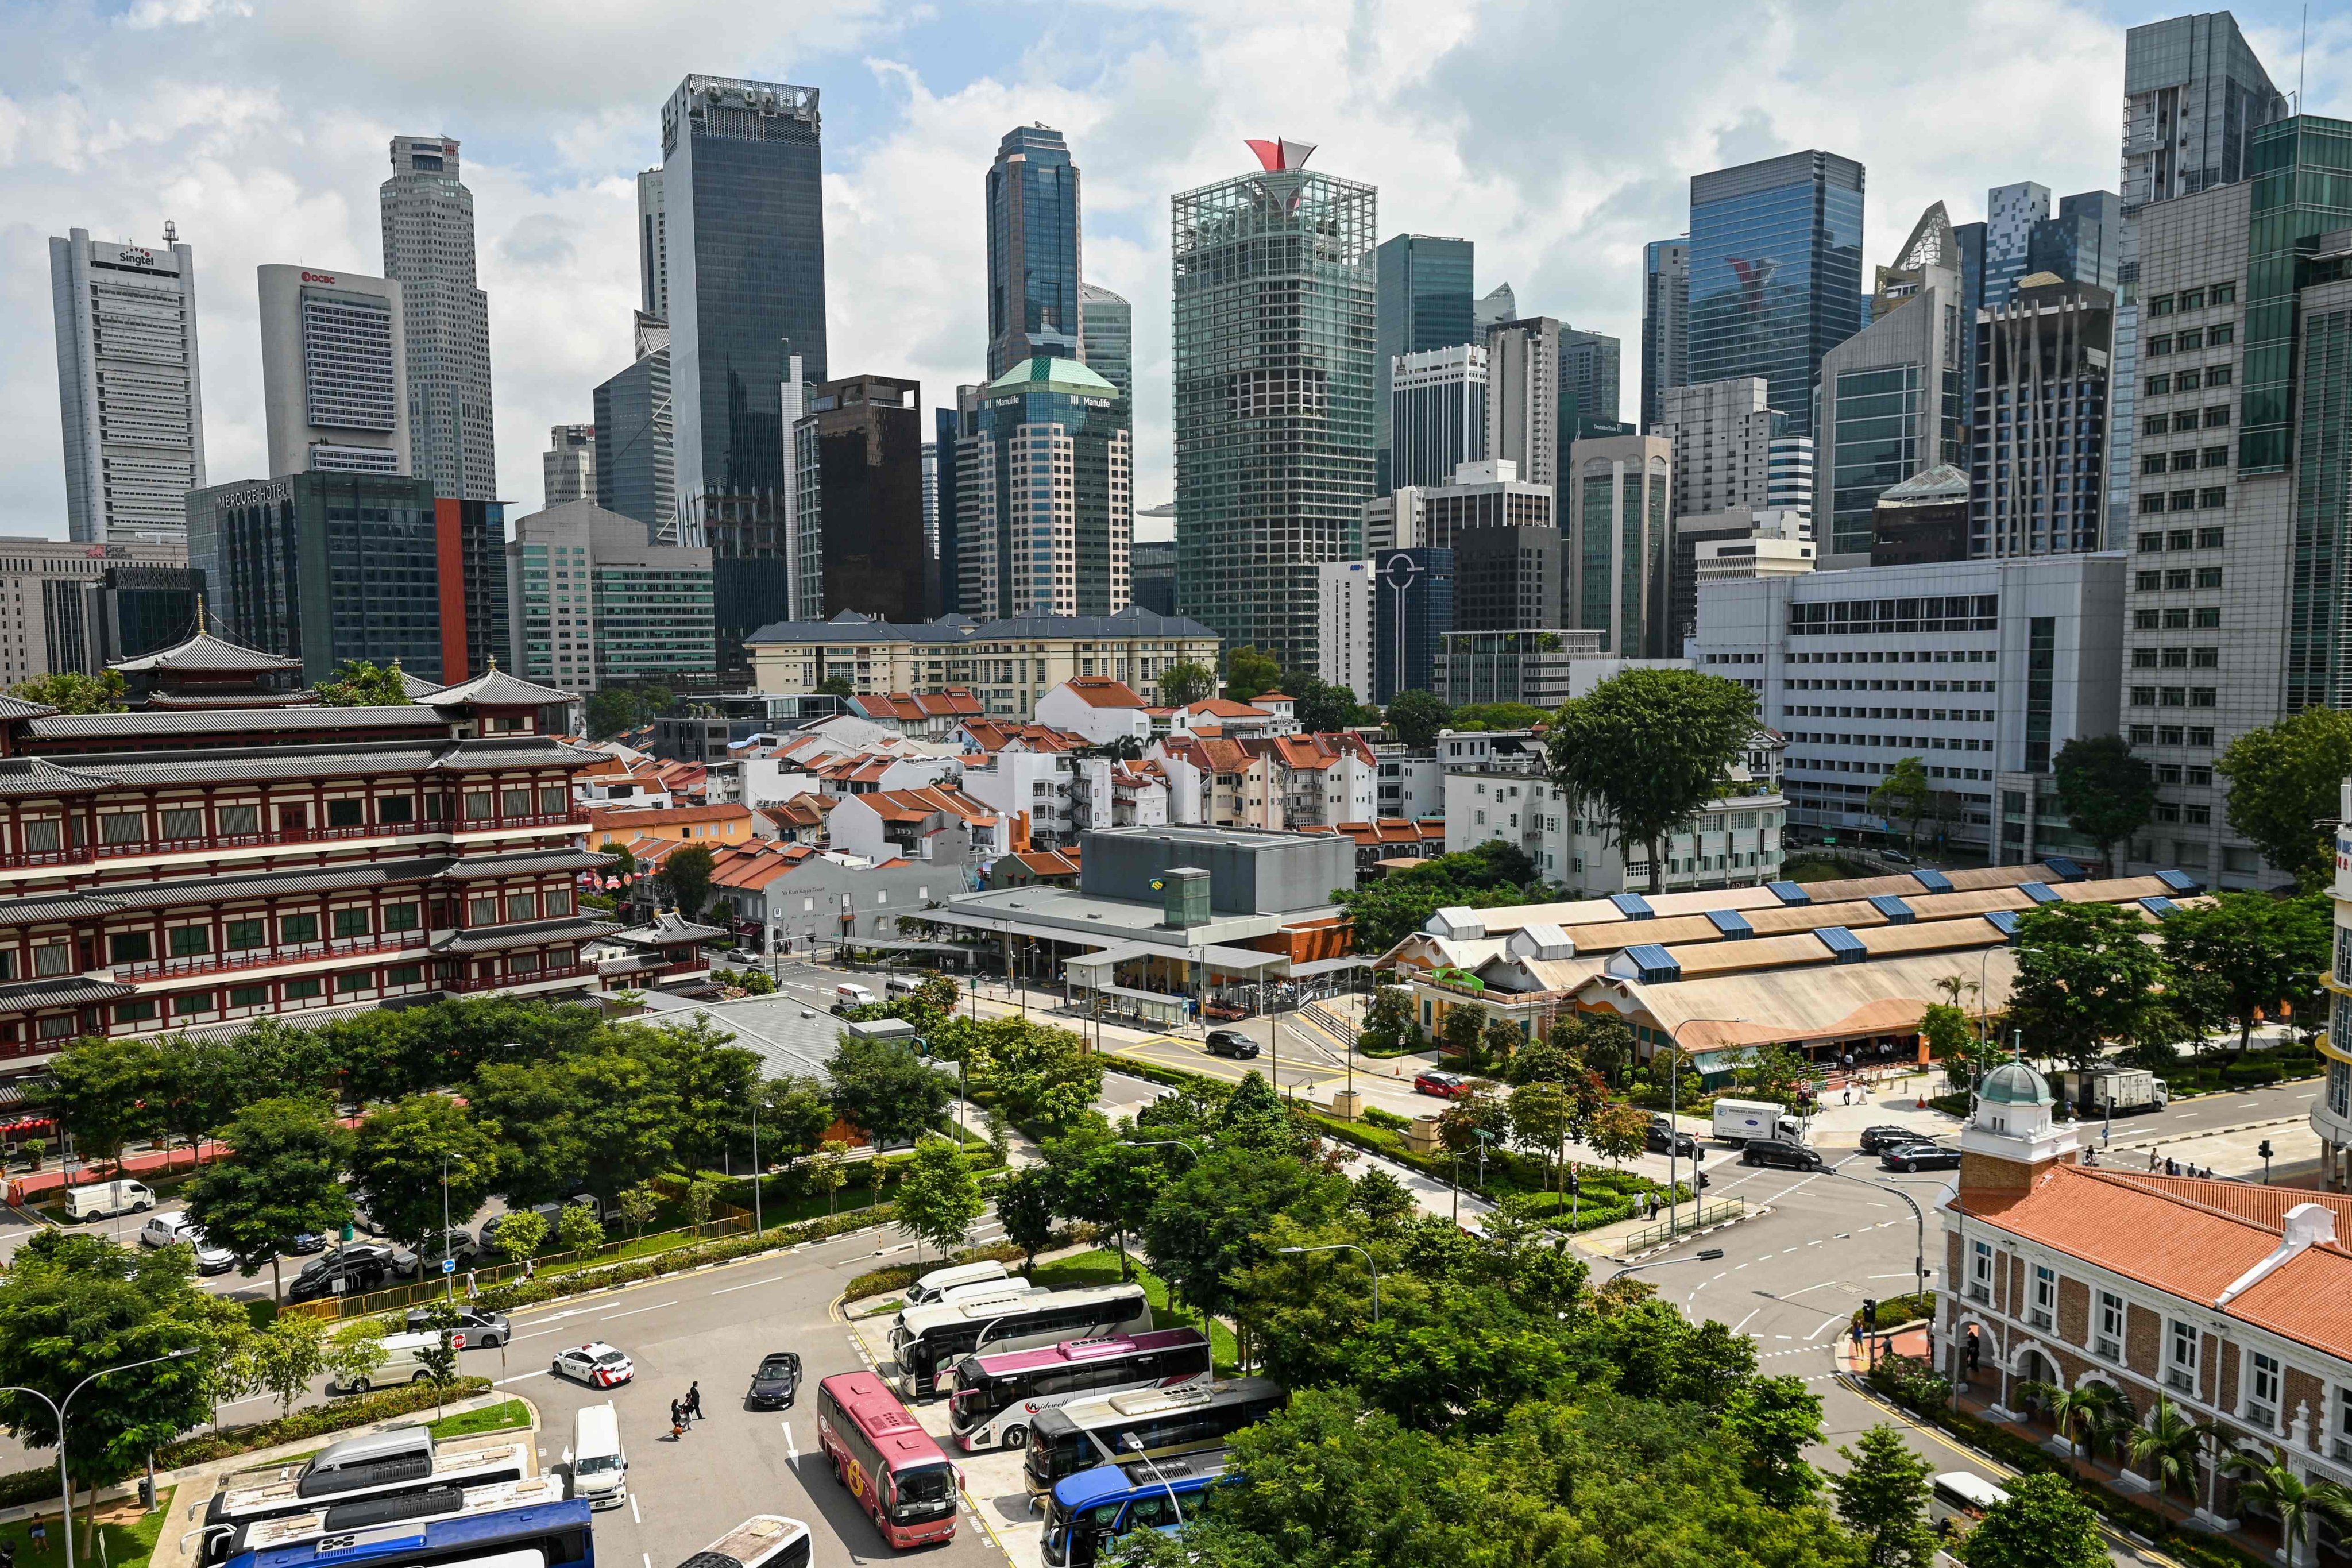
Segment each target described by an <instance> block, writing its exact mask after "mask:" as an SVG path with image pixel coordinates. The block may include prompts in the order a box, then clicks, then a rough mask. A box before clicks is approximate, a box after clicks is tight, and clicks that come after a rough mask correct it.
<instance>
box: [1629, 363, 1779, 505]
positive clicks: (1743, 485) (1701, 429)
mask: <svg viewBox="0 0 2352 1568" xmlns="http://www.w3.org/2000/svg"><path fill="white" fill-rule="evenodd" d="M1768 386H1769V384H1768V383H1767V382H1766V381H1765V379H1764V378H1763V377H1762V376H1760V375H1740V376H1734V377H1732V378H1731V379H1730V380H1728V381H1708V382H1701V383H1700V384H1697V385H1696V386H1692V385H1676V386H1670V387H1667V388H1666V389H1665V390H1664V392H1663V393H1662V394H1661V395H1660V396H1659V400H1658V408H1657V412H1656V413H1655V414H1654V416H1650V417H1648V418H1645V419H1644V420H1643V426H1642V427H1643V431H1644V432H1645V433H1646V434H1649V435H1652V436H1664V437H1665V438H1666V439H1667V440H1669V441H1671V442H1673V443H1674V449H1675V459H1674V462H1675V515H1676V516H1682V517H1687V516H1694V515H1696V514H1697V513H1700V512H1714V511H1753V510H1759V509H1761V508H1763V507H1766V506H1769V505H1771V504H1772V478H1773V465H1772V437H1773V436H1774V435H1775V434H1776V433H1777V432H1779V431H1780V429H1781V428H1782V426H1783V425H1784V423H1785V421H1783V420H1782V419H1781V417H1780V415H1779V414H1777V413H1776V412H1775V411H1774V410H1773V409H1772V408H1771V407H1770V406H1769V403H1768V401H1767V399H1768V391H1767V388H1768ZM1811 501H1812V498H1811V496H1810V495H1809V496H1807V497H1806V498H1805V502H1806V504H1807V505H1808V506H1810V505H1811Z"/></svg>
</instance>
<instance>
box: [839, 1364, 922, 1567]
mask: <svg viewBox="0 0 2352 1568" xmlns="http://www.w3.org/2000/svg"><path fill="white" fill-rule="evenodd" d="M816 1435H817V1441H818V1442H819V1443H820V1444H821V1445H823V1447H824V1452H825V1457H826V1458H830V1459H831V1460H832V1461H833V1479H835V1480H837V1481H839V1482H840V1483H841V1484H842V1485H843V1486H845V1487H847V1488H848V1489H849V1492H850V1495H851V1496H852V1497H854V1498H856V1500H858V1502H859V1503H860V1504H861V1505H863V1506H864V1508H865V1510H866V1514H867V1516H868V1517H869V1518H871V1519H872V1520H873V1521H874V1528H875V1529H876V1530H878V1531H881V1532H882V1539H883V1540H885V1541H887V1542H889V1543H890V1544H891V1545H893V1546H929V1545H931V1544H933V1543H935V1542H944V1541H949V1540H952V1539H953V1538H954V1536H955V1527H956V1484H957V1482H956V1472H955V1467H954V1466H953V1465H951V1464H950V1463H948V1457H947V1453H946V1451H945V1450H944V1449H942V1448H941V1447H940V1446H939V1444H938V1442H937V1441H936V1440H934V1439H933V1438H932V1436H931V1435H930V1434H929V1432H926V1431H924V1430H923V1428H922V1426H920V1425H919V1423H918V1422H917V1421H916V1420H915V1418H914V1416H913V1415H909V1414H908V1411H907V1407H906V1406H905V1405H901V1404H899V1403H898V1395H897V1394H893V1393H891V1392H890V1390H889V1388H888V1386H887V1385H886V1384H884V1383H883V1381H882V1380H881V1379H880V1378H879V1377H877V1376H876V1375H875V1374H874V1373H870V1372H852V1373H843V1374H841V1375H840V1376H838V1377H828V1378H826V1379H825V1380H824V1382H823V1383H820V1384H817V1385H816Z"/></svg>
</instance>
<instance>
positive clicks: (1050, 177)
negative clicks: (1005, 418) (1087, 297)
mask: <svg viewBox="0 0 2352 1568" xmlns="http://www.w3.org/2000/svg"><path fill="white" fill-rule="evenodd" d="M1037 354H1045V355H1047V356H1049V357H1051V358H1054V359H1069V360H1074V359H1076V358H1077V357H1078V166H1077V165H1076V163H1071V162H1070V148H1069V144H1068V143H1067V142H1064V141H1063V140H1062V133H1061V132H1058V131H1055V130H1053V129H1051V128H1049V127H1047V126H1044V125H1019V126H1015V127H1014V128H1013V129H1012V130H1010V131H1008V132H1005V133H1004V140H1003V142H999V143H997V147H996V162H994V163H991V164H990V165H989V166H988V376H989V379H990V380H991V381H993V380H995V379H996V378H997V377H998V376H1000V375H1003V374H1004V373H1005V372H1006V371H1008V370H1010V369H1012V368H1013V366H1014V365H1015V364H1017V363H1020V362H1021V361H1023V360H1025V359H1029V358H1032V357H1034V356H1035V355H1037Z"/></svg>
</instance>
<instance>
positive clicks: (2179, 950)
mask: <svg viewBox="0 0 2352 1568" xmlns="http://www.w3.org/2000/svg"><path fill="white" fill-rule="evenodd" d="M2332 910H2333V905H2332V903H2331V902H2330V900H2329V899H2328V896H2327V895H2326V894H2325V893H2306V894H2305V895H2303V896H2302V897H2300V898H2294V899H2273V898H2272V897H2271V896H2270V895H2269V894H2267V893H2221V894H2219V895H2217V896H2216V897H2215V899H2214V900H2213V901H2212V902H2211V903H2210V904H2205V905H2201V906H2200V905H2190V906H2188V907H2185V908H2182V909H2179V910H2174V911H2173V912H2172V913H2171V914H2169V915H2168V916H2167V917H2165V921H2164V924H2163V926H2162V928H2161V930H2162V931H2163V934H2164V955H2165V957H2166V958H2167V959H2168V960H2170V961H2171V964H2172V969H2173V972H2174V973H2175V974H2177V975H2192V976H2195V977H2196V978H2198V979H2199V980H2200V981H2202V982H2204V983H2205V984H2210V985H2211V986H2212V987H2213V988H2214V993H2215V996H2216V998H2217V1000H2218V1001H2219V1004H2220V1005H2221V1008H2222V1009H2223V1010H2224V1011H2225V1013H2226V1014H2227V1016H2229V1017H2230V1018H2231V1020H2232V1021H2233V1022H2235V1023H2236V1024H2237V1026H2238V1048H2239V1049H2240V1050H2243V1049H2245V1048H2246V1047H2247V1046H2248V1045H2249V1044H2250V1043H2252V1037H2253V1032H2254V1019H2255V1016H2256V1015H2258V1014H2260V1015H2265V1016H2269V1017H2272V1018H2276V1017H2278V1016H2280V1014H2281V1012H2282V1011H2283V1010H2284V1009H2285V1008H2293V1009H2294V1011H2295V1012H2296V1014H2297V1015H2298V1016H2301V1015H2303V1014H2305V1013H2306V1012H2308V1010H2309V1009H2310V1008H2311V1006H2312V1005H2313V1004H2314V1003H2315V1001H2316V1000H2317V999H2318V996H2319V984H2318V977H2319V976H2320V975H2321V974H2322V973H2325V972H2326V969H2327V963H2328V952H2327V950H2328V944H2329V943H2330V942H2333V941H2334V940H2335V937H2334V922H2335V917H2334V915H2333V913H2332V912H2331V911H2332Z"/></svg>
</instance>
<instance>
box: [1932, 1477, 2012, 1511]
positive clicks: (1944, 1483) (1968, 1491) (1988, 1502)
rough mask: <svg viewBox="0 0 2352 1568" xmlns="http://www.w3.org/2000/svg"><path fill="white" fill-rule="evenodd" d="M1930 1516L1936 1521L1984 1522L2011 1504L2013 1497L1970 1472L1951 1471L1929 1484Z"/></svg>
mask: <svg viewBox="0 0 2352 1568" xmlns="http://www.w3.org/2000/svg"><path fill="white" fill-rule="evenodd" d="M1927 1489H1928V1495H1927V1514H1928V1517H1929V1518H1930V1519H1932V1520H1937V1521H1942V1520H1960V1521H1969V1522H1970V1523H1973V1522H1975V1521H1978V1520H1980V1519H1982V1518H1983V1517H1984V1516H1985V1515H1986V1514H1987V1513H1989V1512H1990V1511H1991V1510H1994V1509H1996V1508H1999V1507H2000V1505H2001V1504H2002V1503H2005V1502H2007V1501H2008V1500H2009V1493H2007V1492H2005V1491H2003V1490H2002V1489H2000V1488H1999V1487H1997V1486H1995V1485H1993V1484H1992V1483H1991V1482H1990V1481H1989V1480H1987V1479H1984V1478H1983V1477H1982V1476H1979V1475H1977V1474H1975V1473H1974V1472H1972V1471H1969V1470H1947V1471H1945V1472H1944V1473H1943V1474H1942V1475H1940V1476H1937V1477H1936V1478H1934V1479H1932V1480H1930V1481H1929V1482H1928V1483H1927Z"/></svg>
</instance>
